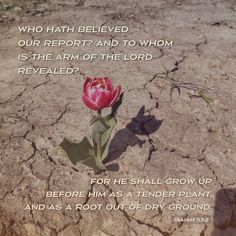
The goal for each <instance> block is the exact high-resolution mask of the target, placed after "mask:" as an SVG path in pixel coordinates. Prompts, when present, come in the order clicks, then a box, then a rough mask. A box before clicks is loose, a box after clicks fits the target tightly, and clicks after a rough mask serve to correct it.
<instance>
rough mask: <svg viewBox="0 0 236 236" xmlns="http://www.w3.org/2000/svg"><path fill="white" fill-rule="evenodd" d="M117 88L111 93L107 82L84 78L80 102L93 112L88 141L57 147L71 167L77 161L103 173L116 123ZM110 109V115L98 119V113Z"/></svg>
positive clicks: (110, 85)
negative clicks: (91, 132)
mask: <svg viewBox="0 0 236 236" xmlns="http://www.w3.org/2000/svg"><path fill="white" fill-rule="evenodd" d="M120 91H121V87H120V86H117V87H116V88H115V89H114V88H113V86H112V83H111V81H110V79H108V78H87V79H86V80H85V83H84V88H83V96H82V100H83V102H84V104H85V105H86V106H87V107H88V108H89V109H91V110H94V111H97V115H95V116H94V117H93V118H92V120H91V122H90V124H91V125H93V134H92V139H93V140H92V141H93V145H91V144H90V142H89V140H88V138H87V137H84V138H83V140H82V141H81V142H80V143H73V142H70V141H68V140H67V139H64V141H63V142H62V143H61V144H60V146H61V147H62V148H63V150H64V151H65V152H66V154H67V156H68V157H69V159H70V160H71V162H72V163H73V164H76V163H77V162H78V161H79V162H81V163H83V164H84V165H87V166H89V167H92V168H93V169H94V170H106V167H105V166H104V164H103V160H104V159H105V158H106V157H107V155H108V146H109V140H110V137H111V132H112V130H113V128H114V127H115V125H116V124H117V120H116V117H115V114H116V112H117V110H118V108H119V106H120V105H121V103H122V98H123V93H122V94H120ZM109 107H111V113H110V114H109V115H107V116H105V117H103V116H102V109H104V108H109Z"/></svg>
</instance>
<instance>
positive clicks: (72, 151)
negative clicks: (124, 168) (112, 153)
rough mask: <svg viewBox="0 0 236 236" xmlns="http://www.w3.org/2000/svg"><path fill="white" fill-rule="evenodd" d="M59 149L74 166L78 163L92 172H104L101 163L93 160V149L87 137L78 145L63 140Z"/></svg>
mask: <svg viewBox="0 0 236 236" xmlns="http://www.w3.org/2000/svg"><path fill="white" fill-rule="evenodd" d="M60 147H61V148H62V149H63V150H64V151H65V152H66V154H67V156H68V158H69V159H70V161H71V162H72V163H73V164H74V165H75V164H76V163H77V162H80V163H82V164H84V165H86V166H88V167H91V168H93V169H94V170H105V169H106V167H105V166H104V165H103V163H102V162H100V161H98V160H96V159H95V156H94V149H93V147H92V145H91V144H90V142H89V140H88V138H87V137H84V138H83V140H82V141H81V142H80V143H73V142H71V141H68V140H67V139H64V140H63V142H62V143H61V144H60Z"/></svg>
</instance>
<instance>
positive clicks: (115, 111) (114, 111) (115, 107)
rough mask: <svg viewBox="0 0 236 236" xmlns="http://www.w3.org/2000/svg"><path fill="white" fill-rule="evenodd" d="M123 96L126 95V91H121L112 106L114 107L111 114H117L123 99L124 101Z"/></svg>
mask: <svg viewBox="0 0 236 236" xmlns="http://www.w3.org/2000/svg"><path fill="white" fill-rule="evenodd" d="M123 96H124V92H123V93H121V95H120V97H119V99H118V100H117V101H116V103H115V104H114V105H113V106H112V109H111V115H113V116H114V115H116V113H117V111H118V109H119V107H120V105H121V104H122V101H123Z"/></svg>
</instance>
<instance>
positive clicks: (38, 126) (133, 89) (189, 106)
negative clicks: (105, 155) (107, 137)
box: [0, 0, 236, 236]
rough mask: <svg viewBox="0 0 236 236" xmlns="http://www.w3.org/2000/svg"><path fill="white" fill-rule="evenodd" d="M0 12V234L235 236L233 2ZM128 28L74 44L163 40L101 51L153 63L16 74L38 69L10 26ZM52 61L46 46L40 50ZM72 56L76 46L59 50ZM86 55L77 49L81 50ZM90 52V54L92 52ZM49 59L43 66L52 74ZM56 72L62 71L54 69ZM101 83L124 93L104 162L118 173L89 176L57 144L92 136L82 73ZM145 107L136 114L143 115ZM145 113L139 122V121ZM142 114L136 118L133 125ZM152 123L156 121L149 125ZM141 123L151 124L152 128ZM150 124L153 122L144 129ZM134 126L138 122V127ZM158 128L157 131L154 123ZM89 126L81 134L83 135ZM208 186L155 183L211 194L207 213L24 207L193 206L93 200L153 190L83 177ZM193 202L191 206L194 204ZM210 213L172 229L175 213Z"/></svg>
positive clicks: (50, 5) (174, 0)
mask: <svg viewBox="0 0 236 236" xmlns="http://www.w3.org/2000/svg"><path fill="white" fill-rule="evenodd" d="M4 2H5V4H6V5H7V7H5V8H4V9H1V12H0V16H1V18H0V31H1V34H0V52H1V53H0V64H1V67H0V68H1V74H0V150H1V152H0V168H1V173H0V189H1V191H0V235H1V236H8V235H9V236H14V235H19V236H21V235H24V236H34V235H35V236H54V235H58V236H74V235H76V236H77V235H81V236H82V235H93V236H100V235H101V236H106V235H108V236H110V235H113V236H119V235H124V236H126V235H127V236H130V235H134V236H135V235H138V236H139V235H148V236H152V235H153V236H170V235H171V236H180V235H181V236H182V235H184V236H235V235H236V110H235V108H236V105H235V104H236V80H235V79H236V67H235V62H236V59H235V55H236V47H235V45H236V31H235V29H236V18H235V15H236V3H235V1H233V0H231V1H230V0H228V1H221V0H211V1H210V0H179V1H178V0H167V1H164V0H156V1H153V0H145V1H135V0H126V1H123V0H116V1H115V0H110V1H106V0H100V1H98V0H87V1H86V0H80V1H78V0H77V1H74V0H68V1H59V0H51V1H48V2H47V1H15V2H14V1H4ZM103 24H105V25H127V26H128V27H129V29H130V30H129V32H128V33H125V34H112V33H111V34H104V35H102V36H99V35H98V34H83V35H81V38H84V39H86V38H88V37H89V38H90V39H93V40H97V39H99V37H102V38H103V39H111V38H116V39H117V40H122V39H135V40H139V39H160V38H164V39H170V40H174V46H173V47H172V48H165V47H162V48H160V47H151V48H141V47H139V46H138V47H135V48H132V47H128V48H127V47H126V48H125V47H110V48H109V47H104V48H102V49H99V50H100V51H101V52H103V53H137V52H140V53H141V52H146V53H150V52H151V53H153V54H154V55H155V57H154V59H153V60H151V61H125V62H124V61H115V62H114V61H107V62H101V61H99V60H95V61H92V62H79V63H78V62H75V61H64V62H61V66H62V65H63V66H65V65H66V66H67V67H74V68H76V67H79V68H80V73H79V74H77V75H69V76H53V75H51V76H42V75H33V76H32V75H17V68H18V67H19V66H22V65H30V66H33V67H38V66H45V62H37V61H32V60H31V59H29V60H28V61H27V62H23V61H18V60H17V55H18V54H19V53H32V52H34V51H37V52H40V53H45V52H46V49H45V48H41V47H39V48H37V49H36V48H23V49H20V48H18V47H17V41H18V40H19V39H22V38H24V39H28V38H30V37H34V38H36V39H44V38H51V39H52V38H54V39H55V38H57V39H60V38H64V39H65V38H66V39H70V38H74V37H75V35H70V34H61V33H57V34H54V35H48V34H45V33H41V34H36V33H31V34H28V35H21V34H20V33H19V31H18V28H17V26H18V25H42V26H45V25H75V26H76V25H97V26H100V25H103ZM50 50H51V52H52V51H53V50H55V49H54V48H51V49H49V51H50ZM56 50H57V52H58V53H65V52H67V53H74V49H73V48H63V47H61V48H57V49H56ZM86 50H88V49H86V48H79V49H78V53H82V52H84V51H86ZM89 50H90V51H93V50H98V49H96V48H92V47H91V48H90V49H89ZM53 63H55V62H47V65H48V66H53ZM57 65H58V66H59V65H60V63H58V64H57ZM85 75H87V76H91V77H93V76H100V77H102V76H108V77H111V78H112V79H113V81H114V83H115V84H120V85H121V86H122V90H123V91H124V92H125V95H124V102H123V104H122V107H121V108H120V112H119V114H118V117H117V119H118V125H117V126H116V128H115V131H114V132H113V134H114V135H113V140H112V141H111V145H110V154H109V155H110V158H111V159H113V160H112V162H113V163H114V164H115V165H117V166H118V171H114V170H113V171H107V172H104V173H101V174H99V175H95V174H94V172H93V171H91V170H90V169H89V168H87V167H86V166H82V165H79V164H78V165H76V166H73V165H72V164H71V163H70V161H69V160H68V159H67V157H66V156H65V154H64V153H63V152H62V150H61V149H60V148H59V147H58V146H59V144H60V143H61V141H62V140H63V138H64V137H67V138H70V139H72V140H74V141H77V142H78V141H80V140H82V138H83V137H84V136H85V135H86V136H88V137H90V134H91V127H89V120H90V119H91V118H92V115H93V114H92V112H91V111H89V110H88V109H87V108H86V107H85V106H84V105H83V104H82V101H81V95H82V86H83V82H84V76H85ZM143 106H145V107H143ZM140 112H141V113H142V112H144V113H143V114H141V113H140ZM138 113H139V114H141V115H142V116H143V117H147V119H145V118H143V120H142V119H141V121H140V119H139V118H140V117H139V115H138ZM154 117H155V118H154ZM149 118H150V119H149ZM153 121H156V123H158V125H157V127H156V129H155V130H154V129H153V127H154V126H153V123H152V122H153ZM142 122H143V123H142ZM154 123H155V122H154ZM88 127H89V128H88ZM94 177H95V178H109V179H118V178H150V179H156V178H161V179H165V178H169V177H172V178H180V177H181V178H211V179H213V183H212V184H210V185H207V186H204V185H189V186H179V185H174V186H163V187H164V188H165V189H166V190H172V191H179V190H183V189H184V190H185V191H211V192H212V198H209V199H205V202H208V203H209V204H210V205H211V206H212V208H211V210H210V211H207V212H204V211H200V212H189V211H179V212H171V211H168V210H167V209H165V208H164V209H163V210H161V209H158V210H155V211H142V210H137V211H131V210H127V209H125V210H124V209H119V210H117V211H106V210H101V211H93V212H88V211H87V212H86V211H82V210H81V211H80V210H77V211H75V210H74V211H47V210H45V211H36V210H28V211H27V210H24V207H25V206H26V205H27V204H37V203H38V204H47V205H50V204H56V203H61V204H73V203H75V202H76V203H78V204H94V203H102V204H108V203H112V204H114V205H116V206H118V205H119V204H121V203H126V202H127V201H131V202H136V203H137V202H139V203H145V202H149V203H156V202H157V201H160V202H175V201H178V202H180V203H193V202H196V201H198V199H197V200H196V199H193V198H190V199H189V198H183V199H178V200H177V199H171V198H170V199H155V198H149V199H145V198H135V197H133V198H132V199H128V200H127V199H126V198H119V197H112V198H99V199H98V198H95V197H91V196H89V194H88V193H89V192H91V191H99V192H106V193H108V194H109V193H111V192H117V191H123V192H125V193H127V192H136V191H153V190H156V191H158V190H160V188H162V187H160V186H159V187H158V186H150V185H145V186H144V185H137V186H134V185H132V186H131V185H109V186H108V185H98V184H91V183H90V179H91V178H94ZM59 190H63V191H81V190H83V191H86V193H87V194H86V196H87V197H85V198H78V199H71V198H56V199H52V198H46V197H45V193H46V192H47V191H59ZM199 201H200V200H199ZM176 214H177V215H181V216H183V217H187V216H192V215H199V214H201V215H206V216H210V218H211V220H210V221H209V222H207V223H201V224H190V223H185V222H184V223H183V222H181V223H172V216H173V215H176Z"/></svg>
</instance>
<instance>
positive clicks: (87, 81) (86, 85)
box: [84, 77, 93, 92]
mask: <svg viewBox="0 0 236 236" xmlns="http://www.w3.org/2000/svg"><path fill="white" fill-rule="evenodd" d="M92 80H93V79H92V78H90V77H87V78H86V80H85V82H84V92H86V90H87V89H88V88H89V87H90V84H91V81H92Z"/></svg>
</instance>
